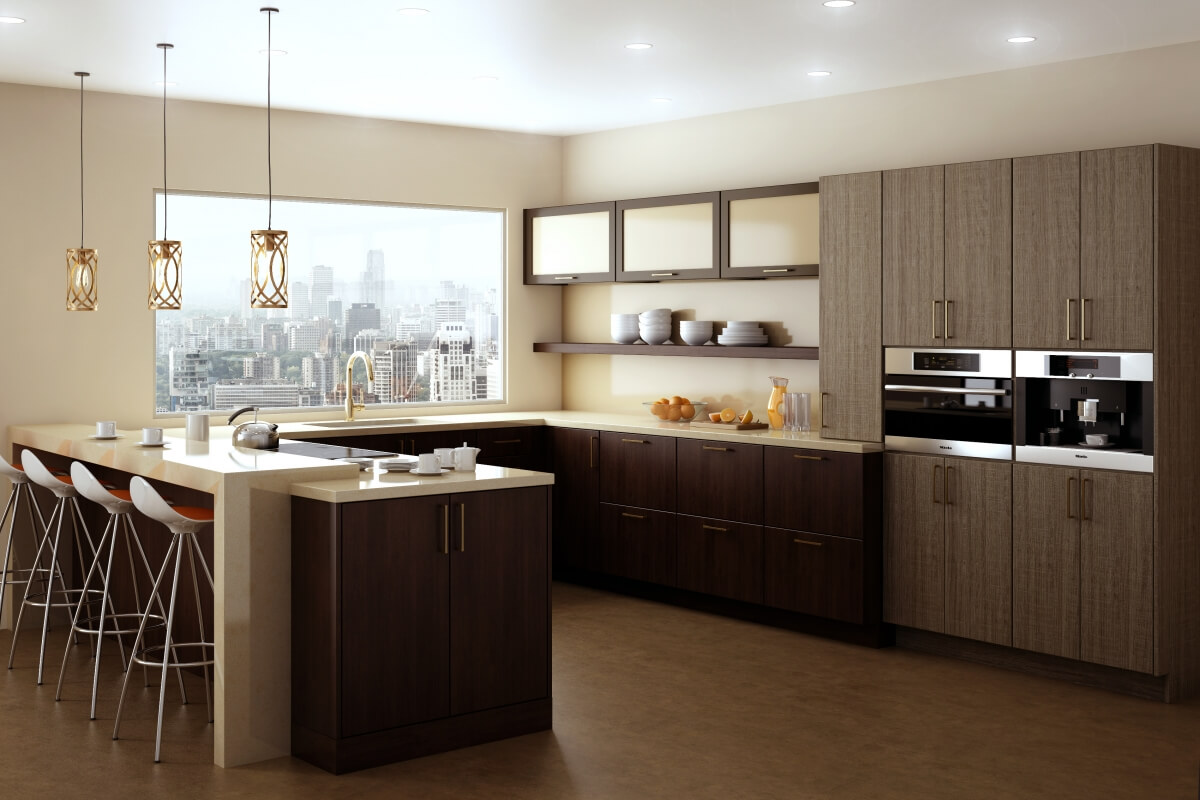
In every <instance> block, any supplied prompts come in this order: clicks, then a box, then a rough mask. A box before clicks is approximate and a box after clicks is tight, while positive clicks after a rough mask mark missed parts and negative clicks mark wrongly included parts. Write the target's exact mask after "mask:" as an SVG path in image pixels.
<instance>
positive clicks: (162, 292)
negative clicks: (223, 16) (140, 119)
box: [146, 42, 183, 311]
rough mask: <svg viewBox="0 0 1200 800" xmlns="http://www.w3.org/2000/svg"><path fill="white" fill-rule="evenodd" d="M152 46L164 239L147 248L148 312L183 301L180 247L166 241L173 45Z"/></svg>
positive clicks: (172, 307)
mask: <svg viewBox="0 0 1200 800" xmlns="http://www.w3.org/2000/svg"><path fill="white" fill-rule="evenodd" d="M155 46H156V47H158V48H160V49H161V50H162V51H163V104H162V116H163V238H161V239H152V240H150V243H149V244H148V245H147V253H148V255H149V262H150V288H149V293H148V295H147V298H146V306H147V308H149V309H150V310H151V311H177V310H178V309H179V307H180V305H181V304H182V302H183V287H182V280H181V278H182V275H181V272H180V270H181V268H182V262H183V244H182V243H180V242H178V241H174V240H172V239H168V238H167V51H168V50H170V49H171V48H173V47H175V45H173V44H167V43H166V42H161V43H159V44H157V45H155Z"/></svg>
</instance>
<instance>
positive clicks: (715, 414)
mask: <svg viewBox="0 0 1200 800" xmlns="http://www.w3.org/2000/svg"><path fill="white" fill-rule="evenodd" d="M708 419H709V422H720V421H721V412H720V411H710V412H709V414H708Z"/></svg>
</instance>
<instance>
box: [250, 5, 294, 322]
mask: <svg viewBox="0 0 1200 800" xmlns="http://www.w3.org/2000/svg"><path fill="white" fill-rule="evenodd" d="M259 11H261V12H263V13H264V14H266V15H267V229H266V230H263V231H250V307H251V308H287V307H288V277H287V231H277V230H274V229H273V228H272V227H271V205H272V201H273V199H274V191H273V186H272V183H271V58H272V57H273V54H272V52H271V15H272V14H278V13H279V9H278V8H270V7H265V8H260V9H259Z"/></svg>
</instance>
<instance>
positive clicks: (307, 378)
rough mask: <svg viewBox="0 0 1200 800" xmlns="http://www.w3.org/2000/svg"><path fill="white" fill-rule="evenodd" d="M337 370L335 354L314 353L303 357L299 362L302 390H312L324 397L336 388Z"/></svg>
mask: <svg viewBox="0 0 1200 800" xmlns="http://www.w3.org/2000/svg"><path fill="white" fill-rule="evenodd" d="M337 368H338V357H337V355H336V354H333V355H330V354H327V353H315V354H313V355H311V356H305V357H304V358H303V359H302V360H301V362H300V382H301V383H302V384H303V386H304V388H306V389H313V390H315V391H317V392H319V393H320V394H321V395H322V396H324V395H325V394H327V393H329V392H332V391H333V389H334V387H335V386H337V372H338V369H337ZM316 405H321V403H317V404H316Z"/></svg>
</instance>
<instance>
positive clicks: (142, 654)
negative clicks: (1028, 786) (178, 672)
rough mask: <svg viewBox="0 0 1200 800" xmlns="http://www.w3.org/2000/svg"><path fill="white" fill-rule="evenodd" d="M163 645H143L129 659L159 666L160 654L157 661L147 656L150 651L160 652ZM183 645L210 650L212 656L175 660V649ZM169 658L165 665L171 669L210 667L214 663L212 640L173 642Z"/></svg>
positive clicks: (214, 648) (214, 655)
mask: <svg viewBox="0 0 1200 800" xmlns="http://www.w3.org/2000/svg"><path fill="white" fill-rule="evenodd" d="M163 647H164V645H161V644H159V645H153V646H152V647H143V648H142V649H141V650H138V651H137V652H136V653H134V654H133V655H132V656H131V660H132V661H133V662H134V663H137V664H144V665H145V666H147V667H161V666H162V658H161V656H160V657H159V659H158V660H157V661H155V660H152V659H149V658H147V657H146V656H148V655H149V654H150V653H161V652H162V651H163ZM183 647H200V648H204V649H206V650H212V652H213V658H209V659H204V660H201V661H175V660H174V658H175V651H176V650H178V649H180V648H183ZM171 659H172V660H170V661H168V662H167V666H168V667H171V668H172V669H178V668H180V667H211V666H213V665H214V664H216V646H215V645H214V644H213V643H212V642H175V643H173V644H172V645H171Z"/></svg>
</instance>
